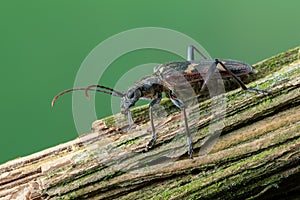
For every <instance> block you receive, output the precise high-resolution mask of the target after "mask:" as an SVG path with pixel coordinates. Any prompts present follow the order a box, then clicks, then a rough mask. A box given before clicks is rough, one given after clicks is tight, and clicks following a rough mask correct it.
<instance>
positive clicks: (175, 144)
mask: <svg viewBox="0 0 300 200" xmlns="http://www.w3.org/2000/svg"><path fill="white" fill-rule="evenodd" d="M255 68H256V69H257V70H258V71H259V73H258V74H256V75H255V76H253V77H252V80H251V81H253V82H251V83H250V84H248V86H250V87H257V88H259V89H268V90H270V91H272V94H271V95H263V94H249V93H245V92H243V91H241V89H237V90H234V91H231V92H228V93H226V95H225V96H226V98H227V106H226V110H216V109H217V108H218V106H220V105H218V103H216V104H214V105H213V106H214V107H212V101H211V100H206V101H203V102H201V103H200V104H199V105H196V106H194V107H191V108H190V109H189V113H190V121H189V124H190V126H191V129H192V130H194V132H195V134H193V140H194V148H195V157H194V159H192V160H191V159H189V158H188V156H187V151H186V150H187V149H186V138H185V135H184V126H183V125H182V122H181V115H180V112H178V110H177V109H175V108H174V106H172V104H171V103H170V102H169V101H163V102H162V105H164V107H165V111H164V112H165V113H164V114H165V115H167V116H165V117H161V118H159V119H158V120H156V121H155V123H156V129H157V131H158V133H159V135H158V140H157V142H156V144H155V145H154V147H153V148H152V149H151V150H150V151H149V152H143V151H144V147H145V144H146V143H147V142H148V141H149V139H150V137H151V134H150V132H149V131H150V124H149V118H148V106H142V107H138V108H136V109H135V110H134V112H133V116H134V120H135V123H136V127H135V128H133V129H132V130H131V131H129V132H125V133H122V134H121V132H124V131H122V130H124V129H126V121H125V122H124V118H123V117H122V116H121V115H116V116H111V117H108V118H106V119H102V120H98V121H96V122H94V123H93V125H92V126H93V127H92V130H93V133H90V134H86V135H83V136H80V137H79V138H77V139H75V140H73V141H70V142H67V143H65V144H61V145H58V146H55V147H53V148H50V149H47V150H44V151H41V152H38V153H35V154H32V155H30V156H27V157H23V158H18V159H15V160H12V161H9V162H7V163H5V164H3V165H1V166H0V199H1V200H2V199H84V198H90V199H116V198H118V199H182V198H183V199H197V198H201V199H238V198H240V199H264V198H265V199H267V198H271V197H286V194H288V195H289V197H290V198H296V197H297V195H298V193H299V192H300V184H299V180H300V160H299V159H300V95H299V94H300V61H299V47H298V48H295V49H292V50H290V51H287V52H285V53H282V54H280V55H277V56H275V57H272V58H270V59H267V60H265V61H262V62H261V63H258V64H256V65H255ZM249 81H250V80H249ZM220 103H222V102H220ZM196 108H200V112H199V113H198V112H196V111H195V110H197V109H196ZM207 108H211V110H210V111H209V112H206V110H207ZM214 111H217V112H218V114H216V112H214ZM216 116H218V117H220V116H221V117H222V116H225V119H224V121H223V122H222V126H224V127H223V129H222V133H221V136H220V137H219V139H218V140H216V143H215V145H212V146H208V148H207V149H201V146H202V144H203V142H204V141H205V140H206V139H207V135H208V134H209V130H210V127H213V125H214V124H216V123H218V121H217V120H216V119H217V117H216ZM208 144H209V143H208ZM209 147H212V149H211V150H210V149H209ZM200 149H201V151H200V153H199V150H200Z"/></svg>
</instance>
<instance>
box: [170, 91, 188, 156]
mask: <svg viewBox="0 0 300 200" xmlns="http://www.w3.org/2000/svg"><path fill="white" fill-rule="evenodd" d="M170 93H171V92H170ZM170 99H171V101H172V102H173V104H174V105H175V106H177V107H178V108H180V110H181V113H182V115H183V119H184V126H185V132H186V135H187V142H188V154H189V156H190V158H191V159H192V158H193V140H192V137H191V133H190V130H189V125H188V121H187V116H186V108H185V105H184V103H183V102H182V101H181V100H180V99H178V98H176V97H175V96H173V95H172V94H170Z"/></svg>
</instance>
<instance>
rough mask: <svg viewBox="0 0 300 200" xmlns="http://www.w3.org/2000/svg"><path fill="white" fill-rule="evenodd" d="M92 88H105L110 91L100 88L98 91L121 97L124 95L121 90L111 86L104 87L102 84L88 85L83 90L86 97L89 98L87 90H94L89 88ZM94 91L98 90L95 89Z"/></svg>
mask: <svg viewBox="0 0 300 200" xmlns="http://www.w3.org/2000/svg"><path fill="white" fill-rule="evenodd" d="M92 88H101V89H106V90H108V91H111V92H107V91H105V90H100V91H101V92H104V93H106V94H110V95H113V96H117V97H123V96H124V94H123V93H122V92H119V91H116V90H114V89H112V88H109V87H106V86H103V85H90V86H88V87H87V88H86V90H85V96H86V98H90V97H89V93H88V91H94V90H91V89H92ZM95 91H97V92H98V90H95Z"/></svg>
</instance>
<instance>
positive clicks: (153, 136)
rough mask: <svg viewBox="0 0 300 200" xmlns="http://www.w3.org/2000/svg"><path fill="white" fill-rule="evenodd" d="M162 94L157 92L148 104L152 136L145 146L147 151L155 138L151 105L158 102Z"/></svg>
mask: <svg viewBox="0 0 300 200" xmlns="http://www.w3.org/2000/svg"><path fill="white" fill-rule="evenodd" d="M161 98H162V95H161V93H159V94H158V97H157V98H156V99H154V100H153V101H151V103H150V106H149V118H150V123H151V130H152V138H151V140H150V142H149V143H148V144H147V146H146V151H148V150H149V149H150V148H151V147H152V146H153V144H154V142H155V140H156V132H155V126H154V121H153V107H154V105H156V104H159V102H160V101H161Z"/></svg>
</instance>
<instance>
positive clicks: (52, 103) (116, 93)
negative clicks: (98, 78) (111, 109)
mask: <svg viewBox="0 0 300 200" xmlns="http://www.w3.org/2000/svg"><path fill="white" fill-rule="evenodd" d="M93 87H97V88H102V89H106V90H109V91H106V90H98V89H92V88H93ZM77 90H84V91H85V94H86V96H87V98H89V96H88V93H87V92H88V91H95V92H102V93H105V94H109V95H113V96H118V97H123V96H124V94H123V93H121V92H118V91H116V90H114V89H112V88H109V87H105V86H101V85H90V86H88V87H86V88H72V89H68V90H65V91H62V92H61V93H59V94H58V95H56V96H55V97H54V98H53V100H52V102H51V105H52V107H53V106H54V104H55V102H56V100H57V99H58V98H59V97H60V96H62V95H64V94H66V93H69V92H74V91H77Z"/></svg>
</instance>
